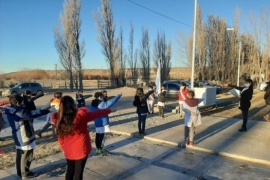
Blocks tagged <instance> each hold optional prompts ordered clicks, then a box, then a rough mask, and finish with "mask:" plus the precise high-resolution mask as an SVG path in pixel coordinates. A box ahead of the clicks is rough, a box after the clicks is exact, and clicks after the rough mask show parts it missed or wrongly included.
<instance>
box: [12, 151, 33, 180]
mask: <svg viewBox="0 0 270 180" xmlns="http://www.w3.org/2000/svg"><path fill="white" fill-rule="evenodd" d="M33 152H34V150H33V149H31V150H21V149H17V154H16V169H17V175H18V176H22V177H26V175H27V173H28V172H29V171H30V165H31V162H32V160H33Z"/></svg>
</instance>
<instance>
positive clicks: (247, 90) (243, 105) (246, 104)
mask: <svg viewBox="0 0 270 180" xmlns="http://www.w3.org/2000/svg"><path fill="white" fill-rule="evenodd" d="M229 87H232V88H235V89H238V90H239V91H240V96H239V97H240V106H239V109H240V110H241V111H242V116H243V124H242V127H241V128H240V129H239V132H244V131H247V121H248V110H249V108H250V106H251V102H250V101H251V99H252V95H253V81H252V80H251V79H246V80H245V87H238V86H234V85H231V84H229Z"/></svg>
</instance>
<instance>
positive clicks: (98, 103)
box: [90, 92, 122, 155]
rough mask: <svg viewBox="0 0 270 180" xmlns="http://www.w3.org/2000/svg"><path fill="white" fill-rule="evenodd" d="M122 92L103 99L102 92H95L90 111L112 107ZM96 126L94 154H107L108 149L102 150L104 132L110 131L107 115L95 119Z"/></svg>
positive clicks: (104, 137)
mask: <svg viewBox="0 0 270 180" xmlns="http://www.w3.org/2000/svg"><path fill="white" fill-rule="evenodd" d="M121 96H122V94H121V93H120V94H118V95H117V96H115V97H114V98H112V99H110V100H106V101H105V100H104V97H103V94H102V93H101V92H96V93H95V95H94V97H95V99H94V100H93V101H92V103H91V107H90V111H95V110H98V109H106V108H110V107H112V106H113V105H114V104H115V103H116V102H117V101H118V100H119V99H120V98H121ZM95 127H96V140H95V143H96V147H97V149H96V155H99V154H103V155H107V154H108V151H106V150H104V149H103V147H104V143H105V140H106V133H109V132H110V131H111V129H110V122H109V116H108V115H106V116H102V117H99V118H98V119H96V120H95Z"/></svg>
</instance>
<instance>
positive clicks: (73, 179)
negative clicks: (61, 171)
mask: <svg viewBox="0 0 270 180" xmlns="http://www.w3.org/2000/svg"><path fill="white" fill-rule="evenodd" d="M87 157H88V156H86V157H85V158H83V159H80V160H69V159H67V173H66V180H81V179H83V170H84V166H85V163H86V161H87Z"/></svg>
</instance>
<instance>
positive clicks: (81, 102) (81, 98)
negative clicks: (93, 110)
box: [75, 91, 93, 108]
mask: <svg viewBox="0 0 270 180" xmlns="http://www.w3.org/2000/svg"><path fill="white" fill-rule="evenodd" d="M92 96H93V95H92V94H89V95H83V91H78V93H76V97H75V100H76V104H77V108H81V107H85V106H86V104H85V99H87V98H90V97H92Z"/></svg>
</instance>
